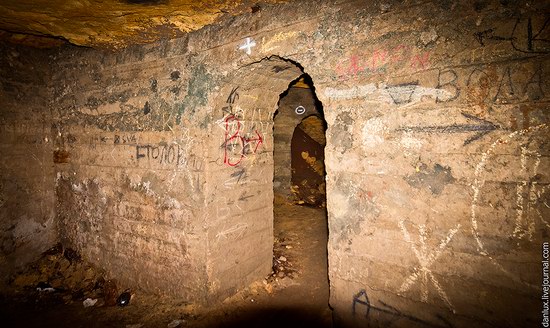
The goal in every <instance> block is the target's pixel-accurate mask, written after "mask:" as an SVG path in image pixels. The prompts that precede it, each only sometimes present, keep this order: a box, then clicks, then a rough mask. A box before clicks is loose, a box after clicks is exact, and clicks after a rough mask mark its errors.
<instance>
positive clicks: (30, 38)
mask: <svg viewBox="0 0 550 328" xmlns="http://www.w3.org/2000/svg"><path fill="white" fill-rule="evenodd" d="M262 2H263V3H274V2H283V1H281V0H263V1H262ZM259 10H261V6H260V5H258V4H256V2H255V1H252V0H2V1H0V36H3V37H4V38H9V39H10V40H11V41H18V42H23V43H27V44H29V43H30V44H33V45H36V46H40V45H41V44H45V45H48V44H49V43H50V42H44V39H43V38H40V37H44V36H46V37H50V38H53V39H58V40H66V41H68V42H70V43H73V44H76V45H81V46H91V47H109V48H117V47H120V46H123V45H125V44H130V43H142V42H148V41H153V40H156V39H159V38H161V37H175V36H178V35H181V34H183V33H185V32H189V31H192V30H196V29H200V28H201V27H203V26H205V25H208V24H212V23H214V22H215V20H216V19H217V18H219V17H220V16H221V15H223V14H231V15H237V14H240V13H243V12H250V11H252V12H255V11H259ZM53 39H50V40H53Z"/></svg>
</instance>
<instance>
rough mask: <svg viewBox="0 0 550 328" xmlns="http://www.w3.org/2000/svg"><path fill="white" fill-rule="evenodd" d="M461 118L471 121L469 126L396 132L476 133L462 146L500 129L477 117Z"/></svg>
mask: <svg viewBox="0 0 550 328" xmlns="http://www.w3.org/2000/svg"><path fill="white" fill-rule="evenodd" d="M461 114H462V116H464V117H466V118H467V119H469V120H471V121H473V122H474V123H470V124H451V125H443V126H441V125H428V126H410V127H403V128H399V129H397V131H407V132H424V133H464V132H477V133H476V134H474V135H473V136H471V137H470V138H468V139H466V140H465V141H464V146H466V145H467V144H469V143H471V142H473V141H476V140H478V139H480V138H482V137H483V136H484V135H486V134H487V133H489V132H491V131H494V130H497V129H500V126H499V125H497V124H494V123H492V122H489V121H487V120H484V119H482V118H479V117H475V116H473V115H470V114H467V113H464V112H462V113H461Z"/></svg>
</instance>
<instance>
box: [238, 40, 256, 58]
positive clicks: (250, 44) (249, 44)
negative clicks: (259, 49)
mask: <svg viewBox="0 0 550 328" xmlns="http://www.w3.org/2000/svg"><path fill="white" fill-rule="evenodd" d="M251 41H252V42H251ZM255 46H256V41H254V40H252V39H251V38H246V43H244V44H243V45H241V46H240V47H239V49H240V50H245V49H246V53H247V54H248V55H250V54H251V53H252V47H255Z"/></svg>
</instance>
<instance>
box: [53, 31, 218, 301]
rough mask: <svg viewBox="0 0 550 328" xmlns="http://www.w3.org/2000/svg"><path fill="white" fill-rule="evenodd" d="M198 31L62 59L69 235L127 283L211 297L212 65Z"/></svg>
mask: <svg viewBox="0 0 550 328" xmlns="http://www.w3.org/2000/svg"><path fill="white" fill-rule="evenodd" d="M186 52H187V46H186V40H185V39H180V40H176V41H173V42H166V43H163V44H160V45H159V44H156V45H152V46H147V47H134V48H129V49H126V50H124V51H120V52H117V53H111V52H103V51H90V50H77V49H73V48H68V49H64V50H61V51H60V52H59V53H58V54H56V55H55V56H54V57H52V62H53V63H54V71H55V72H56V73H55V74H54V77H53V80H54V82H55V88H54V99H53V101H52V111H53V112H54V122H55V123H54V136H55V139H54V142H55V146H54V147H55V150H54V151H55V153H56V154H59V156H57V157H56V160H55V171H56V175H57V182H56V196H57V197H56V202H57V217H58V220H59V223H60V225H59V230H60V235H61V240H62V241H63V243H64V244H65V245H68V246H71V247H73V248H74V249H76V250H78V251H79V252H80V253H81V254H82V255H83V257H84V258H86V259H87V260H89V261H91V262H92V263H94V264H96V265H97V266H100V267H102V268H104V269H105V270H106V271H107V274H108V275H109V277H111V278H113V279H116V280H117V281H118V282H119V284H120V285H121V286H122V287H124V286H126V287H131V288H135V287H140V288H144V289H146V290H150V291H154V292H158V293H165V294H169V295H173V296H178V297H182V298H183V299H187V300H189V301H196V302H204V300H205V287H204V286H205V285H206V280H205V272H206V271H205V256H206V251H205V245H206V242H205V239H204V222H205V216H204V211H203V208H204V188H205V186H204V184H205V180H206V179H205V174H204V169H205V162H204V157H203V156H202V154H203V153H204V152H205V150H204V145H203V142H202V140H203V139H204V137H203V135H204V132H203V131H204V128H203V127H201V125H200V124H197V123H196V122H195V119H197V117H196V116H194V110H195V109H196V108H197V107H199V106H200V104H201V102H203V101H205V100H204V99H203V98H202V97H204V94H203V93H204V92H206V91H205V90H206V89H207V88H208V87H209V81H208V74H206V73H205V71H204V68H203V67H202V66H201V65H197V66H191V65H190V63H189V57H188V56H187V54H186Z"/></svg>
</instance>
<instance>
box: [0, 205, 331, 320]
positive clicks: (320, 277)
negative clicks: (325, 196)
mask: <svg viewBox="0 0 550 328" xmlns="http://www.w3.org/2000/svg"><path fill="white" fill-rule="evenodd" d="M327 234H328V232H327V224H326V211H325V209H324V208H313V207H305V206H297V205H293V204H288V203H283V202H281V201H278V202H277V204H276V205H275V222H274V235H275V242H274V259H273V264H274V265H273V272H272V273H271V275H270V276H269V277H266V278H265V279H264V280H263V281H258V282H256V283H254V284H252V285H250V286H249V287H247V288H245V289H243V290H242V291H240V292H239V293H238V294H237V295H235V296H233V297H231V298H229V299H227V300H225V301H223V302H222V303H221V304H219V305H218V306H215V307H198V306H194V305H192V304H186V303H185V302H184V301H182V300H177V299H173V298H172V299H171V298H163V297H159V296H158V295H147V294H144V293H142V292H139V291H134V292H133V296H132V299H131V301H130V304H129V305H128V306H125V307H120V306H116V305H113V304H114V303H116V301H117V298H118V296H119V295H120V294H121V293H123V292H124V291H123V290H118V289H117V288H116V282H112V281H106V280H105V279H104V278H103V277H104V273H103V272H101V271H98V270H95V269H94V268H93V267H91V266H89V265H87V264H86V263H85V262H83V261H82V260H81V259H80V258H79V256H78V254H76V253H74V252H73V251H71V250H69V249H63V248H62V247H61V246H57V247H54V248H53V249H51V250H50V251H48V252H46V253H45V254H44V256H43V257H42V258H41V259H40V260H39V261H37V262H35V263H33V264H32V265H30V266H29V267H27V268H26V269H25V270H24V271H22V272H21V273H20V274H18V275H17V276H14V277H12V278H11V280H10V285H9V288H7V289H6V290H4V291H3V292H2V293H1V294H2V296H1V298H0V325H1V326H2V327H123V328H124V327H125V328H145V327H169V328H174V327H331V325H332V319H331V318H332V316H331V310H330V309H329V307H328V297H329V295H328V293H329V286H328V278H327V277H328V275H327V250H326V244H327ZM48 288H53V291H52V290H51V289H48ZM86 299H89V300H88V301H87V302H92V303H93V302H94V301H95V300H97V301H95V302H96V303H95V304H93V305H90V306H89V307H85V306H84V301H85V300H86Z"/></svg>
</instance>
